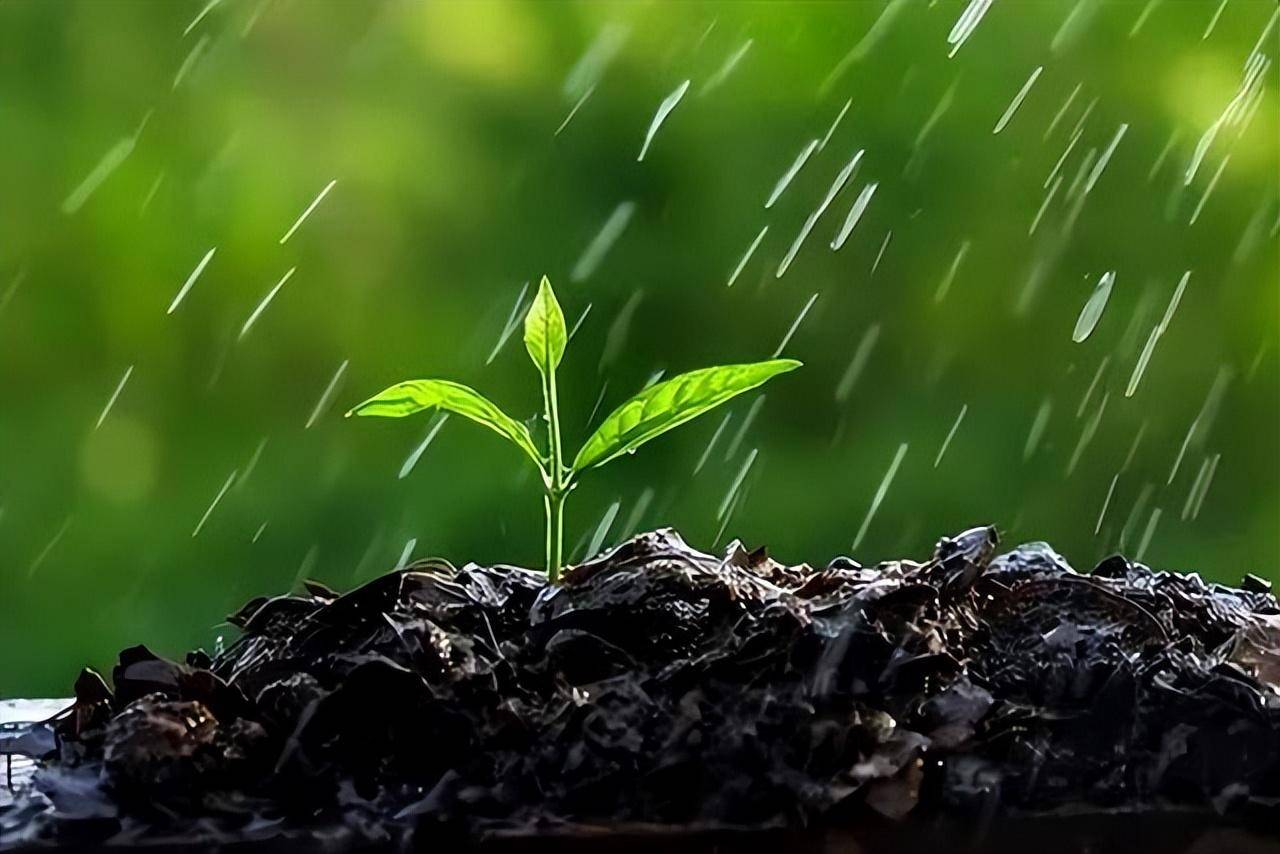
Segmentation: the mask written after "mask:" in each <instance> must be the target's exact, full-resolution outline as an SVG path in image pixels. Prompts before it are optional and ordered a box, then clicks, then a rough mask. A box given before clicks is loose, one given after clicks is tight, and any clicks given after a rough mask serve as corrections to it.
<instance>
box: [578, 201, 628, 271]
mask: <svg viewBox="0 0 1280 854" xmlns="http://www.w3.org/2000/svg"><path fill="white" fill-rule="evenodd" d="M635 211H636V203H635V202H631V201H626V202H620V203H619V204H618V206H617V207H616V208H614V209H613V213H611V214H609V218H608V219H606V220H605V221H604V225H602V226H601V227H600V231H599V232H598V233H597V234H596V236H595V238H594V239H593V240H592V241H591V242H590V243H589V244H587V248H586V249H585V250H584V251H583V253H582V256H581V257H580V258H578V263H576V264H574V265H573V270H572V271H571V272H570V273H569V278H570V280H571V281H574V282H583V281H586V280H587V279H589V278H590V277H591V274H592V273H594V272H595V271H596V268H597V267H599V266H600V262H601V261H603V260H604V256H605V255H606V254H608V252H609V250H610V249H612V248H613V244H614V243H616V242H617V240H618V238H619V237H621V236H622V232H624V231H626V228H627V224H628V223H630V222H631V215H632V214H634V213H635Z"/></svg>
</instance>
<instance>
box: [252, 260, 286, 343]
mask: <svg viewBox="0 0 1280 854" xmlns="http://www.w3.org/2000/svg"><path fill="white" fill-rule="evenodd" d="M297 271H298V268H297V267H290V268H289V272H287V273H285V274H284V275H283V276H281V277H280V281H278V282H276V283H275V285H274V286H273V287H272V288H271V290H269V291H267V295H266V296H264V297H263V298H262V301H261V302H259V303H258V305H257V306H255V307H254V309H253V311H252V312H251V313H250V314H249V317H248V319H246V320H245V322H244V325H243V326H241V327H240V335H239V337H240V338H241V339H243V338H244V337H245V336H246V335H248V334H249V330H250V329H252V328H253V324H255V323H257V322H258V318H259V317H261V316H262V313H263V312H264V311H266V310H267V306H269V305H271V301H272V300H273V299H275V298H276V294H278V293H280V289H281V288H283V287H284V285H285V282H287V281H289V279H291V278H293V274H294V273H296V272H297Z"/></svg>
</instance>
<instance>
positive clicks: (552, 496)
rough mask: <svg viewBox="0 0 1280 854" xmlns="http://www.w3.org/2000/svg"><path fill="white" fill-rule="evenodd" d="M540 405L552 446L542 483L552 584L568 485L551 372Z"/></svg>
mask: <svg viewBox="0 0 1280 854" xmlns="http://www.w3.org/2000/svg"><path fill="white" fill-rule="evenodd" d="M542 404H543V409H544V410H545V412H546V416H547V432H548V434H549V436H550V442H549V444H550V446H551V448H550V454H551V460H550V463H551V471H550V472H549V477H548V478H547V479H546V481H545V482H544V485H545V487H546V496H545V498H544V500H543V506H544V507H545V509H546V515H547V581H549V582H550V583H551V584H555V583H557V582H559V580H560V566H561V562H562V561H563V558H564V555H563V550H564V500H565V497H566V496H567V495H568V494H569V483H568V478H567V477H566V476H565V470H564V463H563V454H562V451H561V449H560V401H559V397H558V395H557V393H556V375H555V371H554V370H552V371H548V372H547V375H546V376H544V377H543V378H542Z"/></svg>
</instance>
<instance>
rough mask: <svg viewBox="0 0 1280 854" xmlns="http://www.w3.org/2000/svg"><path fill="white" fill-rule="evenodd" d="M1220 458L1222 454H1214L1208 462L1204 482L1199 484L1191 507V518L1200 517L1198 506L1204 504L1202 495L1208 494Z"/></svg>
mask: <svg viewBox="0 0 1280 854" xmlns="http://www.w3.org/2000/svg"><path fill="white" fill-rule="evenodd" d="M1221 459H1222V454H1214V455H1213V462H1211V463H1209V471H1208V472H1207V473H1206V474H1205V477H1204V483H1203V484H1201V486H1200V494H1199V495H1197V496H1196V503H1195V506H1194V507H1192V508H1191V518H1192V519H1197V518H1199V517H1200V507H1201V506H1202V505H1203V504H1204V497H1205V496H1206V495H1208V494H1209V487H1210V486H1211V485H1212V484H1213V475H1214V473H1215V472H1217V470H1218V461H1219V460H1221Z"/></svg>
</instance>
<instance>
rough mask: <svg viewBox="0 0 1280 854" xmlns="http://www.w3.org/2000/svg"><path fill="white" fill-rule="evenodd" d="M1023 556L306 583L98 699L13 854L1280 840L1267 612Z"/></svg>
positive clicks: (1271, 619)
mask: <svg viewBox="0 0 1280 854" xmlns="http://www.w3.org/2000/svg"><path fill="white" fill-rule="evenodd" d="M998 552H999V549H998V546H997V542H996V535H995V531H994V529H990V528H977V529H973V530H970V531H966V532H963V533H961V534H959V535H957V536H955V537H949V538H944V539H943V540H942V541H941V542H940V543H939V544H938V547H937V549H936V551H935V554H934V555H933V557H932V558H931V559H930V560H927V561H925V562H923V563H916V562H911V561H900V562H890V563H884V564H881V565H878V566H875V567H861V566H859V565H858V564H856V563H855V562H853V561H852V560H849V559H847V558H837V559H835V560H833V561H832V562H831V563H830V564H828V565H827V566H826V567H825V568H822V569H819V570H814V569H813V568H811V567H809V566H806V565H800V566H786V565H783V564H780V563H778V562H776V561H774V560H772V559H771V558H769V557H768V556H767V555H766V554H765V553H764V552H763V551H762V550H759V551H748V550H746V549H745V548H743V547H741V546H740V545H738V544H736V543H735V544H732V545H731V546H730V547H729V548H728V550H727V552H726V554H725V555H724V556H723V557H716V556H712V555H707V554H703V553H700V552H697V551H695V550H693V549H691V548H690V547H689V546H687V545H686V544H685V543H684V542H683V541H682V540H681V539H680V538H679V537H678V536H677V535H676V534H675V533H674V532H672V531H670V530H663V531H658V532H654V533H651V534H646V535H643V536H641V537H638V538H636V539H634V540H631V541H629V542H627V543H624V544H623V545H621V546H619V547H618V548H616V549H614V550H612V551H611V552H608V553H606V554H604V555H602V556H600V557H598V558H596V559H593V560H591V561H589V562H587V563H584V564H582V565H580V566H577V567H575V568H573V569H572V570H570V571H569V572H568V573H567V575H566V578H565V583H564V584H563V585H562V586H561V587H559V588H547V587H546V586H545V585H544V583H543V577H542V575H541V574H540V573H536V572H531V571H528V570H524V569H519V568H513V567H493V568H485V567H478V566H474V565H468V566H465V567H463V568H461V569H454V568H453V567H451V566H449V565H448V564H446V563H444V562H441V561H424V562H419V563H417V564H414V565H412V566H410V567H408V568H407V569H405V570H402V571H398V572H393V573H390V574H387V575H384V576H381V577H380V578H378V579H375V580H374V581H372V582H370V583H368V584H366V585H364V586H362V587H360V588H358V589H356V590H354V591H352V592H350V593H347V594H341V595H340V594H338V593H337V592H335V591H332V590H329V589H328V588H325V587H323V586H322V585H318V584H309V585H308V586H307V591H306V594H305V595H303V596H280V597H275V598H270V599H259V600H255V601H252V602H250V603H248V604H246V605H245V606H244V607H243V608H241V610H240V611H239V612H238V613H236V614H235V615H233V616H232V618H231V619H232V622H234V623H235V624H236V625H237V626H239V627H240V628H241V629H242V630H243V634H242V636H241V637H240V638H239V639H238V640H237V641H236V642H235V643H234V644H233V645H232V646H231V647H229V648H228V649H227V650H226V651H225V652H224V653H222V654H220V655H218V656H217V657H214V658H210V657H209V656H207V655H205V654H204V653H201V652H196V653H192V654H190V655H189V656H188V657H187V660H186V661H185V662H182V663H176V662H170V661H166V660H164V659H161V658H159V657H157V656H155V655H154V654H152V653H151V652H150V651H149V650H147V649H146V648H145V647H133V648H130V649H127V650H124V651H123V652H122V653H121V654H120V660H119V664H118V665H117V666H116V667H115V669H114V671H113V673H112V674H110V679H109V680H107V679H104V678H102V677H100V676H98V675H97V674H95V673H93V672H92V671H86V672H85V673H83V674H82V675H81V677H80V679H79V680H78V681H77V683H76V686H75V693H76V697H77V700H76V702H75V705H74V707H73V708H71V709H70V710H69V711H67V712H66V713H65V714H63V715H61V716H60V717H59V718H58V720H57V722H56V724H55V728H56V730H57V733H58V736H59V749H58V750H55V751H53V752H52V753H50V754H49V755H48V756H46V757H45V761H44V762H43V764H42V767H41V769H40V770H39V772H38V773H37V774H36V775H35V777H34V781H33V783H32V784H31V785H30V786H29V787H28V788H25V789H20V790H19V791H18V793H17V798H16V802H14V803H10V804H8V805H4V806H0V843H7V844H17V843H21V842H33V841H51V840H52V841H58V840H77V841H81V842H84V841H89V842H101V841H106V840H112V841H115V842H118V843H126V844H127V843H133V842H139V841H155V840H160V841H166V840H167V841H170V842H173V841H179V842H190V841H193V840H195V841H202V842H205V843H209V842H210V841H211V840H212V841H220V840H221V841H225V840H262V839H270V838H275V837H278V836H280V835H281V834H284V835H286V836H287V835H289V834H293V835H295V836H297V835H299V834H301V835H303V836H305V835H306V834H307V833H309V832H319V831H318V830H317V829H318V828H325V830H324V833H325V834H327V836H326V838H328V839H330V840H335V839H336V840H343V841H345V842H351V841H360V842H364V843H368V844H390V843H392V842H394V841H401V842H402V841H404V840H408V839H411V838H417V839H419V840H421V839H425V838H431V839H442V840H455V841H461V840H466V839H472V840H474V839H477V838H487V839H489V840H491V841H493V840H498V841H500V840H501V839H503V838H508V837H512V836H516V837H521V838H528V835H529V834H531V833H532V834H536V835H546V834H564V833H566V832H567V831H569V830H573V831H574V832H575V833H580V832H585V831H584V829H586V828H592V827H595V828H601V827H608V828H612V829H614V830H616V829H618V828H623V827H627V828H636V827H643V828H647V829H648V830H647V831H646V833H653V832H656V831H657V830H658V829H659V828H661V829H665V832H668V833H669V832H670V831H671V830H672V829H688V828H691V827H693V828H720V829H726V828H739V829H741V828H751V829H755V830H762V831H763V830H765V829H772V831H773V832H777V831H779V830H781V829H794V828H809V829H810V830H813V829H822V828H876V827H939V826H944V825H945V826H948V827H951V826H959V827H964V828H967V829H968V832H976V833H982V832H989V831H991V829H992V828H999V827H1005V826H1008V824H1009V822H1013V821H1015V820H1017V819H1019V817H1023V818H1025V817H1026V816H1042V817H1044V816H1061V815H1063V814H1064V811H1065V812H1072V811H1075V812H1080V811H1085V812H1092V813H1102V812H1107V811H1110V812H1112V813H1115V812H1120V813H1130V814H1152V813H1155V814H1162V815H1179V816H1184V817H1185V816H1192V817H1193V818H1191V819H1186V821H1189V822H1190V825H1191V826H1196V827H1210V826H1213V825H1215V824H1222V825H1235V826H1239V827H1254V826H1263V825H1266V824H1268V823H1269V824H1270V825H1271V826H1273V827H1274V826H1275V821H1276V819H1277V818H1278V817H1280V806H1278V805H1280V695H1277V692H1276V689H1275V686H1274V680H1275V679H1276V678H1277V674H1280V652H1278V651H1277V648H1278V647H1280V608H1278V607H1277V603H1276V600H1275V598H1274V597H1273V596H1272V595H1271V593H1270V592H1269V590H1267V589H1266V585H1265V583H1263V582H1260V581H1258V580H1257V579H1256V578H1246V579H1245V581H1244V583H1243V584H1242V587H1241V588H1239V589H1235V588H1228V587H1223V586H1219V585H1210V584H1206V583H1205V582H1203V581H1202V580H1201V579H1200V578H1199V577H1198V576H1195V575H1179V574H1171V573H1162V572H1153V571H1151V570H1149V569H1147V568H1146V567H1144V566H1140V565H1137V564H1133V563H1130V562H1128V561H1126V560H1124V559H1123V558H1119V557H1113V558H1109V559H1108V560H1106V561H1104V562H1103V563H1102V564H1100V565H1099V566H1098V567H1097V568H1096V569H1094V570H1093V571H1092V572H1091V573H1088V574H1080V573H1076V572H1075V571H1074V570H1073V569H1071V567H1069V566H1068V565H1067V563H1066V562H1065V561H1064V560H1063V559H1062V558H1061V557H1060V556H1058V555H1057V554H1055V553H1054V552H1053V551H1052V550H1051V549H1050V548H1049V547H1048V546H1046V545H1044V544H1029V545H1024V546H1020V547H1018V548H1016V549H1014V550H1012V551H1010V552H1007V553H1004V554H998ZM997 555H998V556H997ZM40 749H41V750H43V749H45V748H40ZM32 752H34V751H32ZM0 803H3V802H0ZM1180 820H1181V819H1180ZM1170 826H1172V825H1170ZM588 835H589V834H588ZM495 844H496V843H495ZM730 850H731V849H730ZM814 850H817V849H814ZM847 850H858V849H853V848H851V849H847ZM868 850H870V849H868ZM894 850H905V849H901V848H898V849H894ZM1168 850H1174V849H1173V848H1169V849H1168ZM1241 850H1244V849H1241ZM1249 850H1253V849H1249ZM1261 850H1268V849H1261Z"/></svg>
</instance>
